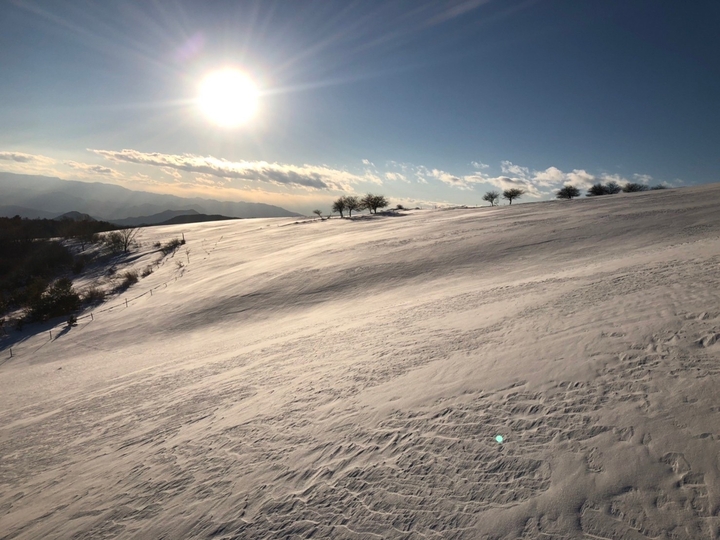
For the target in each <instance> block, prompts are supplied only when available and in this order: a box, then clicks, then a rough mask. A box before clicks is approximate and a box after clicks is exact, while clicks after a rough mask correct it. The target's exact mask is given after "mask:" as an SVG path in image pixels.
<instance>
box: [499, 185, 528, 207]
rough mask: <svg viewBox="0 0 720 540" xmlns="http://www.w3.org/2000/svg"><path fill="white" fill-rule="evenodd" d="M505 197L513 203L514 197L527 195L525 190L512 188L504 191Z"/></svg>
mask: <svg viewBox="0 0 720 540" xmlns="http://www.w3.org/2000/svg"><path fill="white" fill-rule="evenodd" d="M502 195H503V199H507V200H508V201H510V204H512V202H513V199H519V198H520V197H522V196H523V195H525V190H524V189H520V188H510V189H506V190H505V191H503V194H502Z"/></svg>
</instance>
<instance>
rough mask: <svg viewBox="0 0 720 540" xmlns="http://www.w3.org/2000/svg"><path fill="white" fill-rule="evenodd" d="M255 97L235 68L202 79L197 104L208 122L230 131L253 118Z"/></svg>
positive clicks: (250, 83)
mask: <svg viewBox="0 0 720 540" xmlns="http://www.w3.org/2000/svg"><path fill="white" fill-rule="evenodd" d="M258 96H259V92H258V89H257V86H255V83H254V82H253V81H252V79H250V77H248V76H247V75H245V74H244V73H243V72H241V71H238V70H236V69H223V70H221V71H215V72H214V73H211V74H209V75H208V76H206V77H205V78H204V79H203V81H202V83H201V84H200V95H199V97H198V103H199V105H200V108H201V109H202V111H203V112H204V113H205V115H206V116H207V117H208V118H209V119H210V120H211V121H213V122H215V123H216V124H218V125H220V126H223V127H230V128H231V127H237V126H241V125H243V124H246V123H247V122H248V121H249V120H250V119H252V117H253V116H255V113H256V112H257V107H258Z"/></svg>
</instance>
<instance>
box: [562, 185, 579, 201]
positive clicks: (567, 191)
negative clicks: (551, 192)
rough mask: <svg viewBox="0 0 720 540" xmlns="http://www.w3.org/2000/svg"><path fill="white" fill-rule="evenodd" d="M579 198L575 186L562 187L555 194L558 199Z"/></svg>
mask: <svg viewBox="0 0 720 540" xmlns="http://www.w3.org/2000/svg"><path fill="white" fill-rule="evenodd" d="M579 196H580V190H579V189H578V188H576V187H575V186H563V187H561V188H560V189H559V190H558V192H557V198H558V199H573V198H575V197H579Z"/></svg>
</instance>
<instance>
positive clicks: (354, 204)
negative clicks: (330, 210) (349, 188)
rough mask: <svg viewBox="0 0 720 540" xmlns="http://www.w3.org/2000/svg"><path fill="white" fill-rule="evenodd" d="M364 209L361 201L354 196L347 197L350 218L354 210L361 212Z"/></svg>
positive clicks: (346, 202)
mask: <svg viewBox="0 0 720 540" xmlns="http://www.w3.org/2000/svg"><path fill="white" fill-rule="evenodd" d="M362 207H363V204H362V203H361V202H360V199H358V198H357V197H355V196H354V195H351V196H348V197H345V208H347V211H348V217H352V213H353V210H360V209H361V208H362Z"/></svg>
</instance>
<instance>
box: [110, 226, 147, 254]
mask: <svg viewBox="0 0 720 540" xmlns="http://www.w3.org/2000/svg"><path fill="white" fill-rule="evenodd" d="M138 232H140V229H138V228H137V227H135V228H130V229H120V230H118V231H112V232H110V233H108V234H106V235H105V238H104V239H103V241H104V243H105V245H107V246H108V247H109V248H110V251H112V252H113V253H119V252H123V253H127V252H128V251H130V248H131V247H132V245H133V243H134V241H135V237H136V236H137V233H138Z"/></svg>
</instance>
